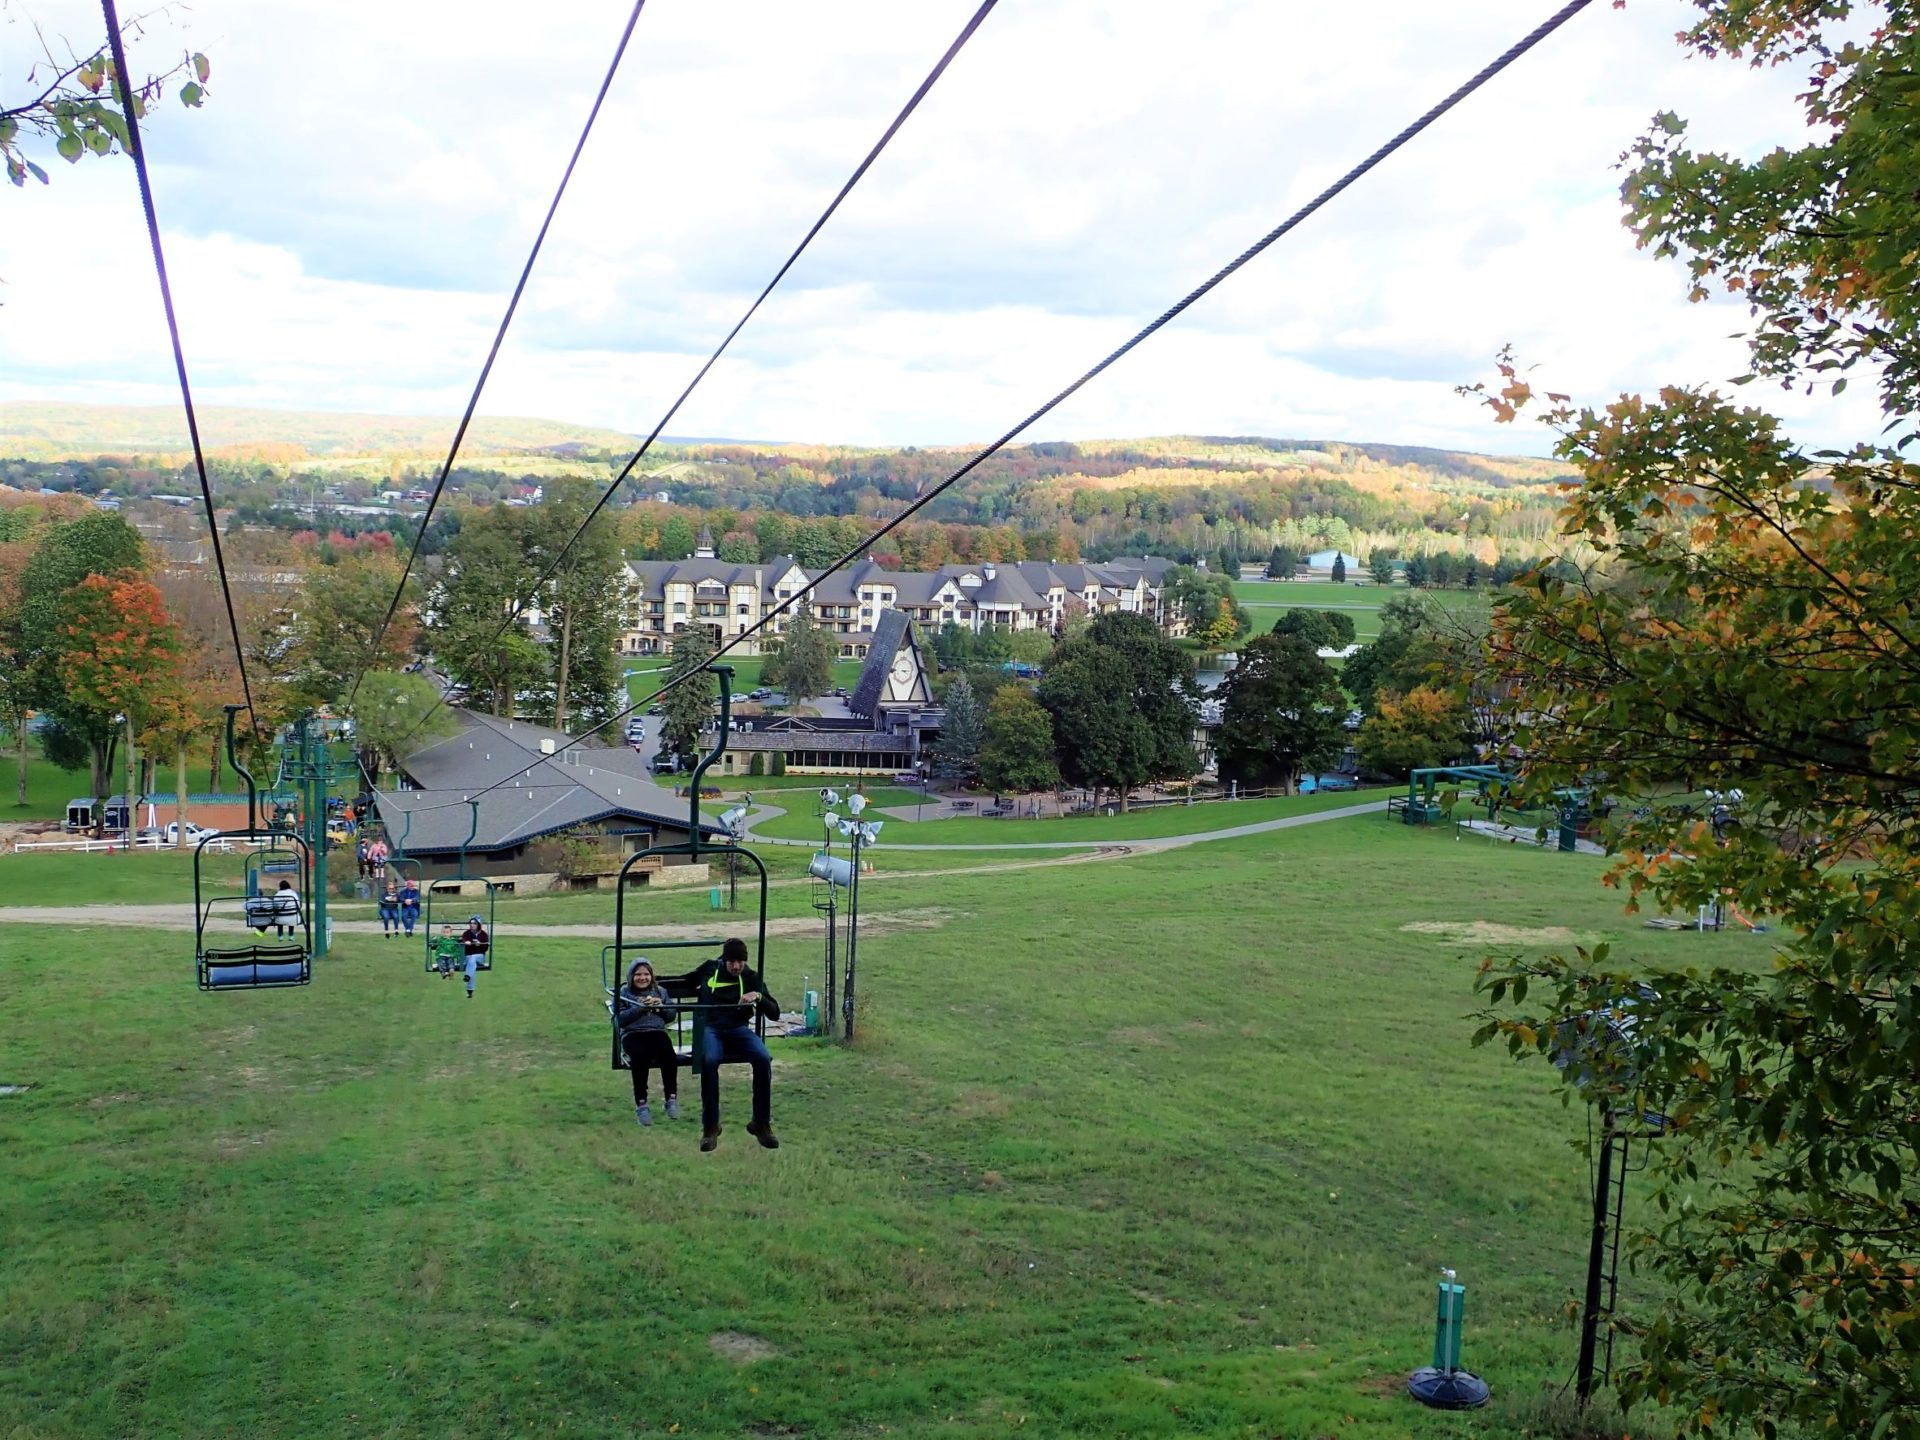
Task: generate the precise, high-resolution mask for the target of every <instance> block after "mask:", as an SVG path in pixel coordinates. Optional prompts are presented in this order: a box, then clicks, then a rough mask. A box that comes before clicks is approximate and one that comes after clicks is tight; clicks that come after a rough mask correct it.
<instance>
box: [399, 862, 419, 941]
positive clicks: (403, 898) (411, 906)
mask: <svg viewBox="0 0 1920 1440" xmlns="http://www.w3.org/2000/svg"><path fill="white" fill-rule="evenodd" d="M400 923H401V924H402V925H403V926H405V927H406V931H407V938H408V939H409V940H411V939H412V938H413V927H414V926H415V925H417V924H419V923H420V883H419V882H418V881H417V880H415V879H414V878H413V877H412V876H408V877H407V878H406V879H405V880H403V881H402V882H401V884H400Z"/></svg>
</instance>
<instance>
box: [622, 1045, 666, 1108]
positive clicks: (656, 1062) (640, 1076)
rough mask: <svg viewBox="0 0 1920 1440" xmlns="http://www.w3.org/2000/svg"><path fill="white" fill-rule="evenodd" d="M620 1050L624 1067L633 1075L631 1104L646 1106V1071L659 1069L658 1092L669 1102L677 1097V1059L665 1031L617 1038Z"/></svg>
mask: <svg viewBox="0 0 1920 1440" xmlns="http://www.w3.org/2000/svg"><path fill="white" fill-rule="evenodd" d="M620 1048H621V1049H622V1050H624V1051H626V1052H627V1065H628V1068H630V1069H631V1070H632V1071H633V1103H634V1104H636V1105H644V1104H646V1103H647V1071H648V1069H649V1068H651V1067H655V1066H657V1067H659V1070H660V1092H661V1094H663V1095H665V1096H666V1097H667V1099H669V1100H672V1099H674V1098H675V1097H676V1096H678V1095H679V1093H680V1057H679V1056H677V1055H675V1054H674V1053H673V1040H672V1039H671V1038H670V1037H669V1036H668V1034H667V1032H666V1031H664V1030H629V1031H627V1033H626V1034H624V1035H622V1036H621V1037H620Z"/></svg>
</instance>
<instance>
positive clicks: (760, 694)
mask: <svg viewBox="0 0 1920 1440" xmlns="http://www.w3.org/2000/svg"><path fill="white" fill-rule="evenodd" d="M772 693H773V692H772V691H771V690H768V689H766V688H765V687H764V686H763V687H762V688H761V689H758V690H749V691H748V692H747V699H749V700H764V699H766V698H767V696H769V695H771V694H772Z"/></svg>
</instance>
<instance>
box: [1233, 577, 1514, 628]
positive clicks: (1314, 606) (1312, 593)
mask: <svg viewBox="0 0 1920 1440" xmlns="http://www.w3.org/2000/svg"><path fill="white" fill-rule="evenodd" d="M1408 593H1409V592H1408V590H1407V588H1406V587H1405V586H1404V585H1397V584H1396V585H1375V584H1374V583H1373V582H1372V581H1370V580H1367V579H1365V577H1362V578H1361V579H1360V580H1357V581H1355V580H1349V581H1348V582H1347V583H1346V584H1344V585H1335V584H1334V583H1333V582H1332V581H1331V580H1236V581H1234V582H1233V594H1234V598H1235V599H1236V600H1238V601H1239V602H1240V604H1241V606H1242V607H1243V608H1245V609H1247V610H1249V611H1251V612H1252V618H1253V629H1254V633H1255V634H1256V635H1257V634H1261V633H1263V632H1265V631H1268V630H1271V629H1272V628H1273V626H1274V622H1275V621H1277V620H1278V619H1279V618H1280V616H1281V615H1282V614H1283V613H1284V612H1286V611H1288V610H1338V611H1340V612H1341V613H1342V614H1344V615H1346V616H1347V618H1348V619H1350V620H1352V621H1353V629H1354V638H1355V639H1357V640H1361V641H1367V640H1372V639H1374V638H1375V637H1376V636H1378V635H1379V633H1380V607H1381V606H1382V605H1384V604H1386V603H1387V601H1389V600H1391V599H1393V597H1394V596H1396V595H1405V594H1408ZM1420 593H1421V594H1422V595H1425V596H1426V597H1428V598H1429V599H1431V600H1432V601H1433V602H1434V603H1435V604H1438V605H1441V606H1444V607H1446V608H1447V609H1449V610H1455V609H1461V608H1465V607H1471V606H1475V605H1484V604H1486V603H1487V593H1488V592H1487V591H1486V590H1484V589H1481V590H1423V591H1421V592H1420Z"/></svg>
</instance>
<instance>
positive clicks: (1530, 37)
mask: <svg viewBox="0 0 1920 1440" xmlns="http://www.w3.org/2000/svg"><path fill="white" fill-rule="evenodd" d="M1590 3H1592V0H1567V3H1566V4H1564V5H1562V6H1561V7H1560V9H1558V10H1557V11H1555V12H1554V13H1553V14H1552V15H1551V16H1549V17H1548V18H1547V19H1545V20H1543V21H1542V22H1541V23H1540V24H1539V25H1537V26H1535V27H1534V28H1533V29H1532V30H1531V31H1529V32H1528V33H1527V34H1526V35H1525V36H1523V37H1522V38H1521V39H1520V40H1518V41H1516V42H1515V43H1514V44H1513V45H1511V46H1509V47H1508V48H1507V49H1506V50H1504V51H1503V52H1501V54H1500V55H1498V56H1497V57H1495V58H1494V59H1493V60H1492V61H1490V62H1489V63H1488V64H1487V65H1486V66H1485V67H1483V68H1482V69H1481V70H1479V71H1478V72H1477V73H1476V74H1475V75H1474V76H1473V77H1472V78H1471V79H1469V80H1467V81H1466V82H1464V83H1463V84H1462V85H1460V86H1459V88H1457V89H1456V90H1454V91H1453V92H1452V93H1451V94H1450V95H1448V96H1447V97H1446V98H1445V99H1444V100H1441V101H1440V102H1439V103H1438V104H1436V105H1434V106H1433V107H1432V108H1431V109H1429V110H1427V111H1426V113H1424V114H1423V115H1421V116H1420V117H1419V118H1418V119H1417V120H1414V121H1413V122H1411V123H1410V124H1408V125H1407V126H1406V127H1405V128H1403V129H1402V130H1400V132H1399V133H1398V134H1396V135H1395V136H1394V137H1393V138H1392V139H1390V140H1388V141H1387V142H1386V143H1385V144H1383V145H1381V146H1380V147H1379V148H1378V149H1376V150H1375V151H1374V152H1373V153H1372V154H1370V155H1368V156H1367V157H1366V158H1365V159H1364V160H1362V161H1360V162H1359V163H1358V164H1356V165H1355V166H1354V167H1353V168H1352V169H1350V170H1348V171H1347V172H1346V173H1345V174H1344V175H1342V176H1341V177H1340V178H1339V179H1338V180H1336V181H1334V182H1333V183H1332V184H1331V185H1329V186H1327V188H1326V189H1324V190H1322V191H1321V192H1320V193H1319V194H1318V195H1316V196H1314V197H1313V199H1311V200H1309V201H1308V202H1307V203H1306V204H1304V205H1302V206H1301V207H1300V208H1299V209H1298V210H1295V211H1294V212H1293V213H1292V214H1291V215H1289V216H1288V217H1287V218H1286V219H1285V220H1283V221H1281V222H1280V223H1279V224H1278V225H1276V226H1274V228H1273V229H1271V230H1269V231H1268V232H1267V233H1266V234H1265V235H1263V236H1261V237H1260V238H1259V239H1258V240H1256V241H1255V242H1254V243H1253V244H1251V245H1249V246H1248V247H1247V248H1246V249H1245V250H1243V251H1241V252H1240V254H1239V255H1237V256H1235V257H1234V258H1233V259H1232V260H1230V261H1228V262H1227V264H1225V265H1223V266H1221V267H1220V269H1218V270H1216V271H1215V272H1214V273H1213V275H1211V276H1210V277H1209V278H1208V279H1206V280H1205V281H1203V282H1202V283H1201V284H1199V285H1197V286H1195V287H1194V288H1193V289H1192V290H1190V291H1188V292H1187V294H1186V295H1185V296H1184V297H1183V298H1181V299H1180V300H1178V301H1176V302H1175V303H1174V304H1173V305H1171V306H1169V307H1168V308H1167V309H1166V310H1165V311H1163V312H1162V313H1161V314H1160V315H1159V316H1158V317H1157V318H1156V319H1154V320H1152V321H1150V322H1148V324H1146V325H1145V326H1143V327H1142V328H1141V329H1140V330H1139V331H1138V332H1137V333H1136V334H1135V335H1134V336H1133V337H1132V338H1131V339H1130V340H1128V341H1127V342H1126V343H1125V344H1123V345H1121V346H1119V347H1118V348H1117V349H1115V350H1113V351H1112V352H1111V353H1110V354H1108V355H1107V357H1106V358H1105V359H1103V360H1101V361H1100V362H1099V363H1098V364H1096V365H1094V366H1093V367H1092V368H1091V369H1089V370H1087V371H1086V372H1085V373H1084V374H1082V375H1081V376H1080V378H1079V379H1077V380H1075V381H1074V382H1073V383H1072V384H1070V385H1068V386H1067V387H1066V388H1065V389H1063V390H1061V391H1060V392H1059V393H1058V394H1056V395H1055V396H1054V397H1053V398H1052V399H1051V400H1048V401H1047V402H1046V403H1045V404H1043V405H1041V406H1040V407H1039V408H1038V409H1036V410H1035V411H1033V412H1032V413H1031V414H1030V415H1028V416H1027V417H1026V418H1025V419H1024V420H1022V421H1020V422H1019V423H1018V424H1017V425H1015V426H1014V427H1013V428H1012V429H1010V430H1008V431H1007V432H1006V433H1005V434H1003V435H1002V436H1001V437H1000V438H999V439H998V440H995V441H994V442H993V443H992V444H991V445H989V446H987V447H986V448H985V449H983V450H981V451H980V452H979V453H978V454H976V455H975V456H974V457H973V458H972V459H971V460H968V461H967V462H966V464H964V465H962V466H960V467H959V468H958V469H957V470H955V471H954V472H953V473H952V474H950V475H948V476H947V477H946V478H945V479H944V480H942V481H940V482H939V483H938V484H936V485H934V486H933V487H932V488H931V489H929V490H927V491H925V492H924V493H923V494H921V495H919V496H918V497H916V498H915V499H914V500H913V502H912V503H911V504H909V505H908V506H907V507H906V508H905V509H904V510H902V511H901V512H900V513H899V514H898V515H896V516H894V517H893V518H892V519H891V520H889V521H888V522H887V523H886V524H885V525H882V526H881V527H880V528H879V529H878V530H876V531H874V533H873V534H871V535H869V536H868V537H867V538H866V539H864V540H862V541H861V542H860V543H859V544H857V545H855V546H853V547H852V548H850V549H849V550H848V551H847V552H846V553H845V554H843V555H842V556H840V558H839V559H837V560H835V561H834V562H833V563H832V564H830V565H828V566H827V568H826V569H824V570H822V571H821V572H820V573H819V574H818V575H816V576H814V577H813V578H812V579H811V580H809V581H808V582H807V583H806V584H805V585H803V586H802V587H800V589H799V590H797V591H795V592H794V594H793V595H791V596H789V597H788V598H787V599H785V600H783V601H781V602H780V603H779V604H778V605H776V606H775V607H774V608H773V609H772V610H771V611H769V612H768V613H767V614H766V615H764V616H763V617H761V619H759V620H758V621H756V622H755V623H754V624H752V625H750V626H748V627H747V628H746V629H745V630H742V631H741V632H740V633H739V634H738V635H736V636H734V637H733V639H731V640H729V641H727V642H726V643H725V644H723V645H722V646H721V647H720V648H719V649H718V650H716V651H715V652H714V653H713V655H712V656H710V657H709V658H708V660H707V662H706V663H707V664H709V665H711V664H712V663H714V661H717V660H720V659H721V658H723V657H724V656H726V655H728V654H731V653H732V652H733V651H734V650H735V649H737V648H738V647H739V646H740V645H741V644H742V643H743V642H745V641H746V640H749V639H751V638H753V637H754V636H757V635H758V634H759V633H760V632H761V631H763V630H765V629H766V628H767V626H769V625H770V624H772V623H773V621H775V620H777V619H779V618H780V617H781V616H783V615H785V614H786V613H787V612H788V611H789V610H791V609H792V608H793V607H794V606H795V605H796V604H797V603H799V602H800V601H801V600H802V599H804V598H805V597H806V596H807V594H808V593H809V592H811V591H812V590H813V589H814V587H815V586H817V585H818V584H820V582H821V581H823V580H825V579H826V578H827V577H828V576H830V575H834V574H837V573H838V572H839V571H841V570H844V569H845V568H846V567H847V566H848V565H850V564H852V563H853V562H854V561H855V560H857V559H858V558H859V557H860V556H861V555H862V554H863V553H865V552H866V551H867V550H868V549H869V548H870V547H871V546H872V545H873V544H874V543H875V542H876V541H879V540H881V539H883V538H884V537H885V536H886V535H887V534H888V533H889V532H891V531H892V530H894V529H895V528H896V527H897V526H899V525H901V524H903V523H904V522H905V521H907V520H909V519H911V518H912V517H913V516H914V515H915V514H916V513H917V512H919V511H920V510H922V509H924V508H925V507H926V506H927V505H928V504H930V503H931V502H932V501H934V500H935V499H937V498H938V497H939V496H940V495H941V494H942V493H943V492H945V491H946V490H947V489H948V488H949V487H951V486H953V485H955V484H957V483H958V482H959V481H960V480H962V479H963V478H965V477H966V476H967V475H968V474H970V473H971V472H972V471H974V470H976V469H978V468H979V467H980V466H981V465H982V464H984V463H985V462H986V461H987V460H988V459H990V458H991V457H992V456H993V455H995V454H996V453H998V452H999V451H1000V450H1001V449H1003V448H1004V447H1005V446H1006V445H1008V444H1009V443H1010V442H1011V441H1012V440H1013V439H1014V438H1015V437H1016V436H1018V435H1019V434H1020V433H1021V432H1022V431H1024V430H1026V429H1028V428H1030V427H1031V426H1032V425H1034V424H1035V423H1037V422H1038V421H1039V420H1041V419H1043V418H1044V417H1045V416H1046V415H1048V414H1049V413H1051V412H1052V411H1053V410H1055V409H1057V408H1058V407H1059V406H1060V405H1061V404H1062V403H1064V402H1065V401H1066V400H1067V399H1069V398H1070V397H1071V396H1073V395H1074V394H1076V393H1077V392H1078V391H1080V390H1081V389H1083V388H1084V387H1085V386H1086V385H1087V384H1088V383H1089V382H1090V381H1092V380H1093V379H1094V378H1095V377H1096V376H1098V375H1100V374H1102V373H1103V372H1105V371H1106V370H1108V369H1110V368H1111V367H1112V366H1113V365H1114V364H1115V363H1116V362H1117V361H1119V360H1120V359H1121V358H1122V357H1123V356H1125V355H1127V354H1128V353H1129V352H1130V351H1132V350H1134V349H1135V348H1136V347H1138V346H1139V345H1140V344H1141V343H1142V342H1143V341H1145V340H1146V339H1147V338H1148V337H1149V336H1151V335H1154V334H1155V333H1157V332H1158V331H1160V330H1162V329H1164V328H1165V327H1166V326H1167V325H1168V324H1170V323H1171V322H1172V321H1174V320H1175V319H1177V318H1178V317H1179V316H1180V315H1181V314H1183V313H1184V312H1185V311H1187V310H1188V309H1190V308H1191V307H1192V306H1193V305H1194V304H1195V303H1196V302H1198V301H1199V300H1201V299H1202V298H1204V297H1205V296H1206V295H1207V294H1208V293H1209V292H1211V291H1212V290H1213V289H1214V288H1215V287H1217V286H1218V285H1219V284H1220V283H1221V282H1222V281H1224V280H1226V279H1227V278H1228V277H1229V276H1231V275H1233V274H1234V273H1235V272H1236V271H1238V270H1240V269H1242V268H1243V267H1245V266H1246V264H1247V263H1248V262H1249V261H1251V260H1253V259H1254V258H1255V257H1256V256H1258V255H1260V254H1261V253H1262V252H1263V251H1265V250H1266V249H1268V248H1269V247H1270V246H1272V245H1273V244H1274V243H1275V242H1276V241H1278V240H1279V239H1281V238H1282V237H1283V236H1285V235H1286V234H1287V233H1288V232H1290V231H1292V230H1293V229H1295V228H1296V227H1297V226H1299V225H1300V223H1301V222H1302V221H1304V220H1306V219H1307V218H1309V217H1310V216H1312V215H1313V214H1314V213H1315V212H1316V211H1318V210H1320V209H1322V208H1323V207H1324V206H1325V205H1326V204H1327V203H1328V202H1329V201H1331V200H1333V199H1334V198H1335V197H1337V196H1338V195H1340V194H1341V192H1343V191H1345V190H1347V189H1348V188H1349V187H1351V186H1352V185H1353V184H1354V182H1355V181H1357V180H1359V179H1361V178H1362V177H1363V176H1365V175H1366V174H1367V173H1368V172H1369V171H1371V170H1373V169H1375V168H1376V167H1377V166H1378V165H1379V164H1380V163H1381V162H1382V161H1384V160H1385V159H1387V158H1388V157H1389V156H1390V155H1392V154H1393V153H1394V152H1395V151H1397V150H1399V149H1400V148H1401V147H1403V146H1404V145H1406V143H1407V142H1408V141H1410V140H1412V139H1413V138H1414V137H1415V136H1417V135H1419V134H1420V133H1421V132H1422V131H1424V130H1426V129H1427V128H1428V127H1429V126H1431V125H1432V124H1433V123H1434V122H1435V121H1436V120H1438V119H1439V118H1440V117H1441V116H1443V115H1445V114H1446V113H1447V112H1448V111H1450V110H1452V109H1453V108H1454V107H1455V106H1456V105H1458V104H1459V103H1460V102H1461V101H1462V100H1465V99H1466V98H1467V97H1468V96H1469V95H1471V94H1473V93H1474V92H1475V91H1476V90H1478V89H1480V87H1481V86H1483V85H1485V84H1486V83H1487V82H1488V81H1489V80H1491V79H1493V77H1494V76H1496V75H1498V74H1499V73H1500V72H1501V71H1503V70H1505V69H1506V68H1507V67H1508V66H1509V65H1511V64H1512V63H1513V62H1514V61H1515V60H1518V59H1519V58H1520V57H1521V56H1522V55H1525V54H1526V53H1527V52H1528V51H1529V50H1532V49H1533V48H1534V47H1535V46H1536V45H1538V44H1539V43H1540V42H1541V41H1542V40H1544V39H1546V38H1547V36H1549V35H1551V34H1552V33H1553V32H1554V31H1556V30H1558V29H1559V28H1560V27H1561V26H1562V25H1564V24H1565V23H1566V22H1567V21H1569V20H1571V19H1572V18H1573V17H1574V16H1575V15H1577V14H1579V13H1580V12H1581V11H1582V10H1584V9H1586V8H1587V6H1588V5H1589V4H1590ZM703 673H705V671H704V670H703V669H702V670H694V669H689V670H686V671H684V672H682V673H681V674H680V675H678V676H676V677H675V678H674V679H672V680H669V681H668V682H667V683H666V684H664V685H662V686H661V687H660V688H659V689H658V690H656V691H654V692H653V694H651V695H649V696H647V697H645V698H644V699H641V700H635V701H634V702H632V703H631V704H630V705H628V706H627V707H626V708H625V709H623V710H618V711H615V712H614V713H613V714H612V715H610V716H608V717H607V718H606V719H605V720H602V721H601V722H600V723H599V724H597V725H595V726H593V727H591V728H590V729H587V730H583V731H582V732H581V733H580V734H578V735H575V736H573V737H571V738H572V739H574V740H576V741H577V740H584V739H587V738H588V737H589V736H593V735H597V734H599V733H600V732H601V731H602V730H604V729H606V728H607V727H608V726H609V725H613V724H616V723H617V722H619V721H620V720H621V719H623V718H624V717H626V716H628V715H631V714H632V713H633V712H634V711H635V710H637V709H639V708H640V707H641V706H643V705H651V704H653V703H654V702H655V701H658V700H659V699H660V698H661V697H663V696H664V695H666V694H667V693H668V692H669V691H671V690H674V689H677V688H678V687H679V686H681V685H683V684H685V683H686V682H687V681H688V680H690V679H692V678H693V677H694V676H695V675H699V674H703ZM416 728H418V727H416ZM545 758H547V757H545V756H542V757H541V760H544V759H545ZM541 760H534V761H532V762H530V763H528V764H527V765H525V766H523V767H521V768H520V769H519V770H516V771H514V772H513V773H512V774H510V775H506V776H503V777H502V778H501V779H499V780H496V781H494V782H493V784H491V785H488V786H486V787H485V788H484V789H481V790H478V791H476V792H475V793H474V795H473V796H472V797H470V798H471V799H478V798H479V797H480V796H482V795H486V794H489V793H491V792H492V791H494V790H497V789H499V788H500V787H501V786H503V785H506V784H508V783H509V782H511V781H513V780H516V779H518V778H519V777H520V776H522V775H525V774H527V773H528V772H530V771H531V770H533V769H534V768H535V767H536V766H538V765H539V764H540V763H541ZM453 803H458V804H463V805H464V804H466V803H468V802H467V801H466V800H462V801H459V802H449V803H448V804H444V805H432V806H423V807H421V808H422V809H430V810H439V809H447V808H450V806H451V805H452V804H453Z"/></svg>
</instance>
